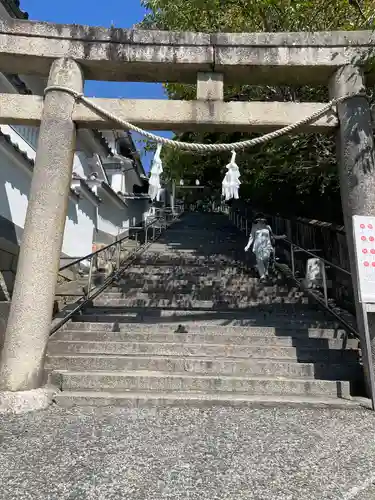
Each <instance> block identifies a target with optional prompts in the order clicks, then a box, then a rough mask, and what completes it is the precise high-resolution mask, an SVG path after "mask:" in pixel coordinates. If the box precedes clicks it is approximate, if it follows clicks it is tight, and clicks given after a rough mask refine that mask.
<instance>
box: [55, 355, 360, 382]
mask: <svg viewBox="0 0 375 500" xmlns="http://www.w3.org/2000/svg"><path fill="white" fill-rule="evenodd" d="M46 369H47V370H58V371H59V370H70V371H86V370H88V371H98V370H104V371H143V370H147V371H152V372H168V373H170V372H171V373H176V372H177V373H178V372H180V373H195V374H203V375H215V374H216V375H233V376H242V377H245V376H248V377H252V376H259V377H261V376H265V377H275V378H277V377H284V378H307V379H321V380H352V381H354V380H358V379H360V377H361V376H362V367H361V366H360V364H359V363H352V364H351V363H345V364H337V363H336V364H335V363H297V362H295V361H289V360H287V361H286V360H282V359H233V358H228V357H226V358H215V359H207V358H204V357H203V358H202V357H198V356H197V357H191V356H188V357H176V356H147V357H145V356H119V355H90V356H88V355H85V354H75V355H48V356H47V360H46Z"/></svg>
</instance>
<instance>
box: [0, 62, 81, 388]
mask: <svg viewBox="0 0 375 500" xmlns="http://www.w3.org/2000/svg"><path fill="white" fill-rule="evenodd" d="M48 85H66V86H68V87H71V88H72V89H74V90H76V91H77V92H82V90H83V75H82V72H81V69H80V66H79V65H78V64H77V63H76V62H75V61H73V60H71V59H58V60H56V61H54V62H53V64H52V66H51V69H50V75H49V80H48ZM73 109H74V97H72V96H71V95H69V94H67V93H64V92H59V91H52V92H49V93H48V94H47V96H46V98H45V101H44V106H43V114H42V120H41V126H40V134H39V140H38V148H37V154H36V161H35V167H34V174H33V178H32V183H31V188H30V196H29V205H28V208H27V214H26V221H25V227H24V231H23V235H22V243H21V248H20V253H19V259H18V267H17V275H16V280H15V285H14V291H13V297H12V305H11V308H10V313H9V319H8V326H7V330H6V334H5V343H4V348H3V351H2V357H1V365H0V389H2V390H5V391H24V390H30V389H36V388H39V387H41V385H42V383H43V372H44V354H45V350H46V346H47V342H48V337H49V331H50V328H51V320H52V309H53V301H54V296H55V289H56V282H57V274H58V269H59V263H60V256H61V247H62V241H63V234H64V227H65V219H66V212H67V207H68V197H69V190H70V184H71V177H72V167H73V155H74V150H75V140H76V127H75V124H74V122H73V120H72V113H73Z"/></svg>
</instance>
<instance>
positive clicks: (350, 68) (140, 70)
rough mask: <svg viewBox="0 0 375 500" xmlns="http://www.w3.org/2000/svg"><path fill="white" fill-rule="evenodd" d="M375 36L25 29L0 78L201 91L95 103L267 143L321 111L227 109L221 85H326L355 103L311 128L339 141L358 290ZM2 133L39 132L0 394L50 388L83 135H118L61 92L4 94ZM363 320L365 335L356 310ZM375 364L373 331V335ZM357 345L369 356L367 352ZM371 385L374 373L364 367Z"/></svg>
mask: <svg viewBox="0 0 375 500" xmlns="http://www.w3.org/2000/svg"><path fill="white" fill-rule="evenodd" d="M374 44H375V34H374V33H373V32H370V31H362V32H332V33H249V34H229V33H220V34H201V33H175V32H162V31H130V30H122V29H114V28H111V29H105V28H95V27H88V26H78V25H60V24H50V23H41V22H29V21H19V20H11V21H6V22H4V21H2V22H0V71H5V72H7V73H20V74H32V75H36V76H42V77H47V76H48V85H49V86H56V85H58V86H66V87H69V88H70V89H73V90H74V91H76V92H78V93H81V92H83V86H84V81H85V80H86V79H91V80H107V81H112V80H113V81H145V82H181V83H197V99H196V100H195V101H162V100H121V99H91V101H92V102H93V103H97V104H99V105H100V106H101V107H102V108H104V109H106V110H108V111H110V112H111V113H113V114H114V115H115V116H117V117H120V118H122V119H125V120H127V121H129V122H131V123H133V124H135V125H138V126H140V127H143V128H146V129H151V130H156V129H164V130H165V129H172V130H191V129H203V130H204V129H208V130H212V129H217V130H228V129H236V130H241V131H244V132H253V131H256V132H266V131H270V130H274V129H277V128H280V127H283V126H286V125H290V124H293V123H295V122H297V121H298V120H300V119H301V118H304V117H307V116H309V115H311V114H313V113H314V112H316V111H319V110H320V109H322V108H323V107H324V104H325V103H295V102H287V103H286V102H283V103H281V102H224V101H223V86H224V83H225V84H238V83H243V84H254V85H255V84H268V83H272V84H273V85H277V84H293V85H303V84H309V85H327V86H328V87H329V91H330V95H331V97H332V98H337V97H343V96H352V97H350V98H348V99H346V100H345V101H342V102H340V103H339V104H338V106H337V113H336V112H335V111H336V110H332V112H331V113H328V114H326V115H325V116H323V117H321V118H319V119H318V120H316V121H315V122H313V123H310V124H309V125H306V126H305V127H304V130H305V131H310V132H314V131H316V132H329V131H331V130H333V129H337V142H338V147H337V152H338V164H339V171H340V182H341V193H342V200H343V212H344V218H345V227H346V234H347V238H348V246H349V254H350V259H351V272H352V276H353V285H354V288H355V289H356V284H357V277H356V268H355V265H354V262H355V256H354V246H353V238H352V219H351V217H352V215H354V214H357V215H373V216H375V159H374V140H373V131H372V118H371V111H370V107H369V103H368V100H367V99H366V97H365V96H363V95H359V94H361V93H363V92H364V91H365V77H366V79H367V81H368V83H370V84H373V83H374V82H375V67H374V66H373V65H371V64H370V63H371V61H372V60H373V59H374ZM0 123H6V124H24V125H34V126H35V125H40V135H39V142H38V149H37V156H36V162H35V168H34V175H33V180H32V184H31V190H30V198H29V206H28V211H27V217H26V222H25V229H24V233H23V239H22V245H21V249H20V254H19V263H18V270H17V276H16V281H15V286H14V293H13V299H12V305H11V311H10V316H9V321H8V327H7V331H6V338H5V345H4V349H3V353H2V360H1V367H0V387H1V389H2V390H4V391H28V390H30V389H36V388H39V387H41V385H42V384H43V364H44V353H45V349H46V345H47V341H48V337H49V331H50V327H51V318H52V305H53V300H54V293H55V285H56V279H57V273H58V266H59V260H60V252H61V246H62V237H63V231H64V223H65V216H66V210H67V201H68V192H69V186H70V180H71V174H72V160H73V151H74V147H75V137H76V126H78V127H85V128H100V129H105V128H114V127H116V126H117V128H118V125H114V124H113V123H112V122H111V121H110V120H108V119H107V118H106V117H103V116H101V115H100V114H97V113H96V112H95V111H93V110H92V108H90V107H88V106H86V105H84V104H82V103H80V102H79V101H77V100H76V99H75V98H74V96H73V95H71V94H69V93H67V92H65V91H63V90H53V91H50V92H48V93H47V95H46V96H45V98H44V97H43V96H35V95H26V96H25V95H14V94H0ZM356 302H357V308H358V309H357V311H358V314H357V317H358V318H359V328H360V331H361V333H362V331H363V325H362V323H361V314H360V308H359V303H358V298H357V300H356ZM371 337H372V346H373V348H374V349H373V352H374V353H375V326H372V327H371ZM364 345H365V344H364V342H362V346H364ZM366 370H367V379H368V375H369V372H368V370H369V367H368V366H366Z"/></svg>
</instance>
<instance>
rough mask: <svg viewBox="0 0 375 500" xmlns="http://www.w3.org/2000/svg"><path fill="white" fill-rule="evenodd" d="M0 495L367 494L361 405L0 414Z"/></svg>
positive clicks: (372, 448)
mask: <svg viewBox="0 0 375 500" xmlns="http://www.w3.org/2000/svg"><path fill="white" fill-rule="evenodd" d="M0 478H1V479H0V483H1V488H0V499H1V500H2V499H7V500H11V499H17V500H23V499H35V500H36V499H38V500H45V499H48V500H52V499H59V500H65V499H66V500H68V499H69V500H73V499H79V500H86V499H90V500H91V499H95V500H104V499H105V500H113V499H132V500H133V499H134V500H138V499H139V500H146V499H147V500H159V499H163V500H164V499H174V500H179V499H189V500H198V499H199V500H206V499H207V500H215V499H220V500H221V499H223V500H224V499H225V500H239V499H246V500H252V499H254V500H273V499H275V500H276V499H277V500H304V499H306V500H315V499H316V500H317V499H319V500H328V499H335V500H336V499H343V500H352V499H355V500H373V499H374V498H375V487H373V486H372V479H374V481H375V417H374V415H373V414H372V413H371V412H370V411H368V410H328V409H327V410H326V409H324V410H323V409H320V410H318V409H310V410H302V409H285V408H278V409H253V410H248V409H229V408H226V409H224V408H217V409H209V410H198V409H191V408H190V409H176V408H172V409H163V410H135V409H134V410H127V409H114V408H104V409H103V408H102V409H100V408H95V409H92V408H86V409H80V410H79V411H78V410H75V409H74V410H64V409H61V408H56V407H54V408H52V409H50V410H48V411H45V412H37V413H34V414H28V415H22V416H15V417H4V416H0Z"/></svg>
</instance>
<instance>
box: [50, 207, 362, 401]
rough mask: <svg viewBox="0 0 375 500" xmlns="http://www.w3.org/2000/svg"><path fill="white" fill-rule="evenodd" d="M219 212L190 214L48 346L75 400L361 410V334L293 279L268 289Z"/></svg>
mask: <svg viewBox="0 0 375 500" xmlns="http://www.w3.org/2000/svg"><path fill="white" fill-rule="evenodd" d="M244 245H245V241H244V237H243V235H241V234H240V233H238V232H237V230H236V229H235V228H234V227H233V226H231V225H230V224H229V222H228V220H227V219H226V217H225V216H222V215H205V214H199V215H193V214H191V215H187V216H185V217H184V218H183V220H182V221H180V222H178V223H176V224H175V225H174V226H172V227H171V228H170V229H169V230H168V231H167V232H166V233H165V235H164V237H163V238H162V239H160V240H159V241H158V242H157V243H154V244H153V245H152V246H151V247H149V248H148V250H147V252H145V253H144V254H142V255H141V256H140V257H139V258H138V259H137V261H136V262H135V263H133V265H132V266H131V267H130V268H128V269H127V270H126V272H125V273H124V275H123V276H122V278H121V280H119V281H118V282H117V283H116V284H115V285H114V286H112V287H111V288H110V289H107V290H106V292H105V293H103V294H102V295H101V296H99V297H98V298H97V299H96V300H95V301H94V304H92V306H91V307H90V308H88V309H86V310H85V311H84V312H83V314H81V315H78V316H76V317H75V318H73V321H71V322H69V323H68V324H66V325H65V326H64V327H63V328H62V329H60V330H59V331H58V332H56V333H55V334H54V335H53V336H52V337H51V340H50V342H49V347H48V353H47V360H46V369H47V370H48V372H51V376H52V378H53V379H54V381H55V382H56V383H57V384H58V385H59V387H60V388H61V392H60V393H59V394H58V395H57V397H56V401H57V403H58V404H61V405H64V406H70V405H75V404H78V405H123V406H133V405H150V406H156V405H187V404H190V405H198V406H200V405H209V404H221V405H225V404H228V405H240V406H242V405H254V404H276V403H277V404H279V403H288V404H318V405H320V404H323V405H325V404H331V405H335V406H353V405H355V400H354V399H353V398H352V396H353V394H355V393H356V391H357V390H358V389H357V388H358V387H359V386H360V385H361V383H362V367H361V365H360V361H359V360H360V353H359V348H358V341H357V340H356V339H352V338H349V337H348V335H347V334H346V332H345V331H344V330H342V329H341V328H340V327H339V325H337V324H335V322H334V321H333V320H332V318H331V317H330V316H328V315H327V313H325V312H323V311H322V310H319V309H318V308H317V306H313V305H311V304H309V303H308V300H307V298H306V297H305V296H304V295H303V294H302V293H301V292H300V291H299V290H298V289H297V288H295V287H293V286H292V285H291V284H288V283H286V282H285V279H282V278H281V277H279V278H278V279H276V280H275V282H273V283H269V284H260V283H259V280H258V279H257V278H256V277H254V275H253V274H252V272H251V271H250V270H249V269H248V267H247V266H246V265H245V264H244V263H243V258H244V252H243V247H244Z"/></svg>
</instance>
